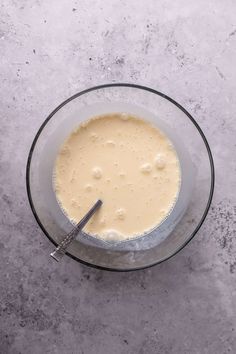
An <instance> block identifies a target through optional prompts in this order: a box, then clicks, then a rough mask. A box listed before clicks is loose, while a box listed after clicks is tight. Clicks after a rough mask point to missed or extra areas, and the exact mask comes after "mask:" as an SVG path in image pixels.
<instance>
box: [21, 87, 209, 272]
mask: <svg viewBox="0 0 236 354" xmlns="http://www.w3.org/2000/svg"><path fill="white" fill-rule="evenodd" d="M109 87H130V88H136V89H139V90H144V91H148V92H150V93H153V94H156V95H158V96H161V97H162V98H165V99H167V100H168V101H169V102H171V103H172V104H174V105H175V106H176V107H177V108H179V109H180V110H181V111H182V112H183V113H185V114H186V116H187V117H188V118H189V119H190V120H191V122H192V123H193V124H194V125H195V127H196V129H197V130H198V132H199V134H200V135H201V137H202V140H203V142H204V144H205V146H206V149H207V153H208V157H209V161H210V171H211V186H210V193H209V197H208V201H207V204H206V207H205V210H204V213H203V215H202V217H201V219H200V221H199V223H198V225H197V226H196V228H195V229H194V231H193V232H192V233H191V235H190V237H189V238H188V239H187V240H186V241H185V242H184V243H183V244H182V245H181V246H180V247H179V248H178V249H176V251H175V252H174V253H173V254H171V255H170V256H168V257H166V258H165V259H162V260H160V261H158V262H155V263H153V264H150V265H147V266H142V267H137V268H132V269H116V268H110V267H103V266H99V265H96V264H92V263H89V262H86V261H84V260H82V259H80V258H78V257H75V256H73V255H72V254H70V253H69V252H67V253H66V254H67V255H68V256H69V257H71V258H72V259H74V260H76V261H77V262H79V263H82V264H84V265H87V266H89V267H92V268H96V269H102V270H107V271H113V272H130V271H135V270H141V269H146V268H150V267H153V266H155V265H157V264H160V263H162V262H165V261H166V260H168V259H170V258H172V257H173V256H175V255H176V254H177V253H179V252H180V251H181V250H182V249H183V248H184V247H185V246H186V245H187V244H188V243H189V242H190V241H191V240H192V239H193V237H194V236H195V235H196V234H197V232H198V231H199V229H200V227H201V226H202V224H203V222H204V220H205V219H206V216H207V214H208V211H209V208H210V206H211V202H212V198H213V193H214V186H215V167H214V161H213V156H212V152H211V149H210V146H209V143H208V141H207V139H206V136H205V134H204V133H203V131H202V129H201V128H200V126H199V125H198V123H197V122H196V120H195V119H194V118H193V117H192V115H191V114H190V113H189V112H188V111H187V110H186V109H185V108H184V107H183V106H182V105H181V104H179V103H178V102H176V101H175V100H174V99H173V98H171V97H169V96H167V95H166V94H164V93H162V92H160V91H157V90H155V89H152V88H150V87H147V86H143V85H138V84H132V83H108V84H102V85H98V86H93V87H90V88H88V89H85V90H82V91H80V92H77V93H76V94H74V95H72V96H70V97H69V98H67V99H66V100H64V101H63V102H62V103H61V104H59V105H58V106H57V107H56V108H55V109H54V110H53V111H52V112H51V113H50V114H49V115H48V116H47V118H46V119H45V120H44V122H43V123H42V124H41V126H40V127H39V129H38V131H37V133H36V135H35V137H34V139H33V142H32V144H31V147H30V150H29V154H28V158H27V164H26V190H27V196H28V200H29V204H30V207H31V210H32V213H33V215H34V217H35V219H36V221H37V223H38V225H39V227H40V228H41V230H42V231H43V233H44V234H45V235H46V236H47V238H48V239H49V240H50V241H51V242H52V243H53V244H54V245H55V246H57V245H58V244H57V243H56V242H55V241H54V240H53V238H52V237H51V236H50V234H49V233H48V232H47V230H46V229H45V227H44V226H43V224H42V223H41V221H40V218H39V216H38V214H37V212H36V209H35V207H34V203H33V199H32V195H31V188H30V167H31V160H32V156H33V152H34V149H35V146H36V143H37V141H38V139H39V136H40V134H41V132H42V131H43V129H44V127H45V126H46V125H47V123H48V122H49V120H50V119H51V118H52V117H53V116H54V115H55V113H56V112H57V111H59V110H60V109H61V108H62V107H63V106H65V105H66V104H67V103H69V102H70V101H72V100H74V99H75V98H77V97H79V96H82V95H84V94H86V93H89V92H91V91H95V90H100V89H104V88H109Z"/></svg>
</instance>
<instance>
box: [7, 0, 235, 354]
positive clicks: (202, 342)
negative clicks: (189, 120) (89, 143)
mask: <svg viewBox="0 0 236 354" xmlns="http://www.w3.org/2000/svg"><path fill="white" fill-rule="evenodd" d="M0 8H1V16H0V64H1V69H0V82H1V92H0V96H1V104H0V168H1V174H0V194H1V209H0V220H1V228H0V233H1V235H0V269H1V271H0V353H1V354H20V353H21V354H41V353H43V354H47V353H48V354H103V353H108V354H110V353H111V354H126V353H128V354H159V353H160V354H162V353H167V354H169V353H171V354H172V353H173V354H204V353H206V354H228V353H232V354H234V353H236V237H235V225H236V194H235V190H236V178H235V173H236V161H235V160H236V143H235V137H236V118H235V114H236V98H235V97H236V96H235V94H236V69H235V63H236V17H235V14H236V2H235V1H234V0H224V1H221V0H209V1H205V0H198V1H195V0H188V1H187V0H186V1H184V0H177V1H171V0H161V1H155V0H149V1H146V2H145V1H135V0H131V1H124V0H110V1H108V0H107V1H99V0H86V1H85V0H81V1H79V0H78V1H66V0H60V1H57V0H51V1H44V0H42V1H39V0H31V1H29V0H28V1H27V0H21V1H16V0H2V1H1V4H0ZM118 81H126V82H134V83H139V84H144V85H147V86H151V87H153V88H156V89H158V90H160V91H162V92H164V93H166V94H168V95H169V96H171V97H173V98H174V99H176V100H177V101H179V102H180V103H181V104H182V105H183V106H184V107H185V108H186V109H187V110H189V112H190V113H192V114H193V116H194V117H195V118H196V120H197V122H198V123H199V124H200V125H201V127H202V128H203V131H204V132H205V134H206V136H207V138H208V139H209V143H210V145H211V147H212V151H213V155H214V159H215V165H216V172H217V176H216V177H217V179H216V190H215V195H214V200H213V205H212V208H211V211H210V213H209V215H208V217H207V220H206V222H205V223H204V226H203V227H202V228H201V230H200V232H199V233H198V235H197V236H196V237H195V238H194V240H193V241H192V242H191V243H190V244H189V245H188V246H187V247H186V248H185V249H184V250H182V251H181V252H180V253H179V254H178V255H177V256H175V257H174V258H172V259H170V260H169V261H167V262H165V263H163V264H161V265H159V266H156V267H153V268H151V269H147V270H143V271H138V272H130V273H110V272H105V271H100V270H95V269H90V268H88V267H86V266H82V265H80V264H78V263H76V262H75V261H73V260H72V259H69V258H68V257H65V259H64V260H63V261H62V262H61V263H60V264H56V263H54V262H53V260H51V259H50V258H49V253H50V251H52V249H53V246H52V244H50V242H49V241H48V239H47V238H46V237H45V236H44V235H43V233H42V232H41V231H40V229H39V227H38V226H37V224H36V221H35V220H34V218H33V215H32V213H31V210H30V207H29V204H28V201H27V196H26V189H25V165H26V159H27V154H28V150H29V147H30V145H31V142H32V139H33V137H34V135H35V133H36V132H37V129H38V128H39V126H40V124H41V123H42V122H43V120H44V119H45V117H46V116H47V115H48V113H49V112H50V111H52V110H53V109H54V108H55V106H57V105H58V104H59V103H60V102H61V101H63V100H64V99H66V98H67V97H69V96H70V95H72V94H74V93H76V92H78V91H80V90H81V89H84V88H87V87H90V86H93V85H97V84H101V83H106V82H118Z"/></svg>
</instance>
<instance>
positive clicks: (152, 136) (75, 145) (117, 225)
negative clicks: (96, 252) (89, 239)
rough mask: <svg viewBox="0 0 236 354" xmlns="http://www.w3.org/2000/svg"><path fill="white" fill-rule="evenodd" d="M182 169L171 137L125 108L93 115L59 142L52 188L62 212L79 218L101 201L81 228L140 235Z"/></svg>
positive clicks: (171, 198)
mask: <svg viewBox="0 0 236 354" xmlns="http://www.w3.org/2000/svg"><path fill="white" fill-rule="evenodd" d="M180 180H181V172H180V164H179V160H178V156H177V153H176V151H175V149H174V147H173V145H172V143H171V142H170V140H169V139H168V138H167V137H166V136H165V135H164V134H163V133H162V132H161V131H160V130H159V129H157V128H156V127H154V126H152V125H151V124H150V123H148V122H147V121H144V120H142V119H139V118H137V117H134V116H130V115H128V114H125V113H120V114H118V113H117V114H115V113H114V114H107V115H103V116H98V117H94V118H92V119H90V120H88V121H87V122H85V123H83V124H81V125H80V126H79V127H78V128H77V129H76V130H75V131H73V132H72V134H71V135H70V136H69V137H68V138H67V139H66V141H65V142H64V144H63V145H62V147H61V149H60V151H59V153H58V156H57V159H56V163H55V170H54V189H55V192H56V197H57V200H58V202H59V203H60V205H61V207H62V209H63V210H64V212H65V213H66V214H67V216H68V217H69V218H70V219H71V220H72V221H74V222H78V221H80V219H81V218H82V217H83V216H84V214H85V213H86V212H87V211H88V209H89V208H91V206H92V205H93V204H94V203H95V201H96V200H97V199H101V200H102V201H103V205H102V207H101V208H100V209H99V210H98V212H96V213H95V215H94V216H93V217H92V219H91V220H90V222H89V223H88V224H87V226H86V227H85V231H86V232H87V233H89V234H91V235H93V236H96V237H98V238H101V239H104V240H111V239H112V240H113V239H115V240H125V239H130V238H134V237H137V236H140V235H142V234H144V233H146V232H148V231H150V230H151V229H153V228H155V227H156V226H157V225H158V224H160V223H161V222H162V221H163V220H164V219H165V218H166V217H167V216H168V214H169V213H170V211H171V209H172V208H173V206H174V204H175V202H176V199H177V196H178V192H179V188H180Z"/></svg>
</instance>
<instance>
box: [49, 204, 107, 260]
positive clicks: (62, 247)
mask: <svg viewBox="0 0 236 354" xmlns="http://www.w3.org/2000/svg"><path fill="white" fill-rule="evenodd" d="M101 205H102V201H101V200H100V199H99V200H98V201H97V202H96V203H95V204H94V206H93V207H92V208H91V209H90V210H89V211H88V212H87V213H86V214H85V215H84V217H83V218H82V219H81V220H80V222H79V223H78V224H77V225H76V226H75V227H74V228H73V229H72V230H71V231H70V232H69V233H68V234H67V235H66V236H65V238H64V239H63V240H62V241H61V242H60V243H59V245H58V246H57V248H56V249H55V250H54V251H53V252H52V253H51V254H50V256H51V257H52V258H53V259H55V260H56V261H57V262H59V260H60V259H61V258H62V257H63V256H64V254H65V253H66V250H67V247H68V246H69V244H70V243H71V241H73V240H74V239H75V237H76V235H77V234H78V233H79V232H80V231H81V230H82V229H83V228H84V226H85V225H86V224H87V222H88V221H89V220H90V218H91V217H92V216H93V214H94V213H95V211H96V210H97V209H98V208H100V206H101Z"/></svg>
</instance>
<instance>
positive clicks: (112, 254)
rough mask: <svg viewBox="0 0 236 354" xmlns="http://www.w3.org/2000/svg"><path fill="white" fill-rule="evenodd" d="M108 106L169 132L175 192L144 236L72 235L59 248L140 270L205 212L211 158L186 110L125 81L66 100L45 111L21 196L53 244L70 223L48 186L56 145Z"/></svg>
mask: <svg viewBox="0 0 236 354" xmlns="http://www.w3.org/2000/svg"><path fill="white" fill-rule="evenodd" d="M111 112H129V113H133V114H136V115H137V116H140V117H142V118H144V119H147V120H149V121H151V122H152V124H154V125H157V126H158V127H160V128H161V129H162V130H163V131H164V132H165V133H166V134H167V136H169V137H170V139H171V140H172V142H173V143H174V145H175V147H176V150H177V153H178V156H179V158H180V163H181V170H182V183H181V190H180V194H179V198H178V200H177V203H176V205H175V207H174V209H173V211H172V213H171V214H170V215H169V217H168V218H167V219H166V220H165V221H164V222H163V223H162V224H161V225H160V226H159V227H157V228H156V229H154V230H153V231H151V232H150V233H149V234H148V235H145V236H143V237H141V238H139V239H136V240H131V241H128V242H122V243H121V244H116V245H114V244H113V245H112V246H111V245H109V244H104V243H102V242H100V241H99V240H94V238H91V237H89V236H88V235H85V234H84V233H80V234H79V235H78V237H77V239H76V240H74V241H73V242H72V243H71V245H70V246H69V248H68V252H67V254H68V255H69V256H71V257H72V258H73V259H75V260H77V261H79V262H82V263H85V264H87V265H90V266H94V267H98V268H102V269H107V270H116V271H129V270H135V269H142V268H146V267H150V266H152V265H155V264H157V263H160V262H163V261H164V260H166V259H168V258H170V257H171V256H173V255H174V254H176V253H177V252H178V251H179V250H180V249H182V248H183V247H184V246H185V245H186V244H187V243H188V242H189V241H190V240H191V239H192V238H193V236H194V235H195V234H196V232H197V231H198V230H199V228H200V226H201V225H202V223H203V221H204V219H205V217H206V215H207V212H208V210H209V207H210V203H211V200H212V195H213V189H214V164H213V159H212V154H211V151H210V147H209V145H208V142H207V140H206V138H205V136H204V134H203V132H202V130H201V129H200V127H199V126H198V124H197V123H196V122H195V120H194V119H193V118H192V116H191V115H190V114H189V113H188V112H187V111H186V110H185V109H184V108H183V107H181V105H179V104H178V103H177V102H175V101H174V100H173V99H171V98H169V97H167V96H166V95H164V94H162V93H160V92H158V91H155V90H153V89H150V88H147V87H144V86H139V85H132V84H108V85H101V86H97V87H93V88H90V89H87V90H85V91H82V92H80V93H78V94H76V95H74V96H72V97H70V98H69V99H67V100H66V101H65V102H63V103H62V104H61V105H60V106H58V107H57V108H56V109H55V110H54V111H53V112H52V113H51V114H50V115H49V116H48V118H47V119H46V120H45V122H44V123H43V124H42V126H41V127H40V129H39V131H38V133H37V134H36V136H35V138H34V141H33V143H32V146H31V149H30V152H29V157H28V162H27V170H26V185H27V192H28V198H29V202H30V205H31V208H32V211H33V214H34V216H35V218H36V220H37V222H38V224H39V226H40V227H41V229H42V230H43V232H44V233H45V234H46V236H47V237H48V238H49V239H50V240H51V241H52V242H53V243H54V244H55V245H57V244H58V243H59V242H60V241H61V240H62V238H63V237H64V235H65V233H66V232H68V231H69V230H70V229H71V223H70V221H69V220H68V219H67V217H66V216H65V215H64V213H63V212H62V210H61V209H60V207H59V205H58V203H57V201H56V197H55V194H54V192H53V187H52V171H53V165H54V161H55V157H56V155H57V152H58V148H59V146H60V145H61V144H62V142H63V141H64V139H65V138H66V137H67V135H68V134H70V132H71V131H72V130H73V129H74V127H76V126H78V125H79V124H80V123H81V122H83V121H84V120H87V119H88V118H90V117H92V116H94V115H98V114H102V113H111ZM138 202H141V201H138Z"/></svg>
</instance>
